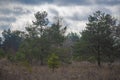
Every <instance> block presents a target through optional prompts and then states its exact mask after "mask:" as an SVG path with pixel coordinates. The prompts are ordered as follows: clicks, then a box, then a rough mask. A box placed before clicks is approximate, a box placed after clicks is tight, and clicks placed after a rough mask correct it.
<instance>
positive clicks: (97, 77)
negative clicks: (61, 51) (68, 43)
mask: <svg viewBox="0 0 120 80" xmlns="http://www.w3.org/2000/svg"><path fill="white" fill-rule="evenodd" d="M31 69H32V71H31ZM0 80H120V65H119V64H118V65H115V64H114V65H113V66H112V68H109V67H108V66H107V65H106V64H104V66H103V67H101V68H99V67H98V66H97V65H96V64H92V63H89V62H74V63H73V64H69V65H63V66H61V67H60V68H58V69H57V70H56V71H55V72H54V73H53V72H52V71H51V70H50V69H49V68H48V67H47V66H32V67H24V66H20V65H18V64H17V65H16V64H12V63H10V62H9V61H7V60H6V59H4V60H0Z"/></svg>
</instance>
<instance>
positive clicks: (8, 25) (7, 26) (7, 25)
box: [0, 24, 10, 30]
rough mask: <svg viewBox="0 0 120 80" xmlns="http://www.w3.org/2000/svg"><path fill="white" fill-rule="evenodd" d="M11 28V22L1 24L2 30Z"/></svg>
mask: <svg viewBox="0 0 120 80" xmlns="http://www.w3.org/2000/svg"><path fill="white" fill-rule="evenodd" d="M9 28H10V24H0V30H7V29H9Z"/></svg>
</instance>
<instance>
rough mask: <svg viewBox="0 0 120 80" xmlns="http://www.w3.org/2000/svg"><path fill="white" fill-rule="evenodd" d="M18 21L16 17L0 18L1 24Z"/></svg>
mask: <svg viewBox="0 0 120 80" xmlns="http://www.w3.org/2000/svg"><path fill="white" fill-rule="evenodd" d="M14 21H16V18H15V17H0V22H14Z"/></svg>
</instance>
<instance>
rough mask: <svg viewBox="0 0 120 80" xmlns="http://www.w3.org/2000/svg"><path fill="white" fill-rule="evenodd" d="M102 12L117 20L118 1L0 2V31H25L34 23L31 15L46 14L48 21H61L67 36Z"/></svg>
mask: <svg viewBox="0 0 120 80" xmlns="http://www.w3.org/2000/svg"><path fill="white" fill-rule="evenodd" d="M97 10H101V11H103V12H105V13H108V14H111V15H112V16H114V17H115V18H117V19H119V18H120V0H0V31H2V30H4V29H8V28H11V29H12V30H16V29H17V30H24V27H25V26H26V24H29V23H31V22H32V20H34V13H35V12H37V11H47V12H48V18H49V20H50V21H52V20H53V17H55V16H61V17H63V18H64V22H65V24H66V25H67V26H68V32H70V31H73V32H80V31H82V30H83V29H84V28H85V26H86V22H87V17H88V16H89V15H91V14H92V13H93V12H95V11H97Z"/></svg>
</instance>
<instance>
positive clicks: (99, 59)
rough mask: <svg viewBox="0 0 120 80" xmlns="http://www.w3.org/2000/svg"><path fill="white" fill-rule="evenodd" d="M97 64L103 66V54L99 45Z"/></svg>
mask: <svg viewBox="0 0 120 80" xmlns="http://www.w3.org/2000/svg"><path fill="white" fill-rule="evenodd" d="M97 54H98V55H97V64H98V66H99V67H101V54H100V47H99V46H98V53H97Z"/></svg>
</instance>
